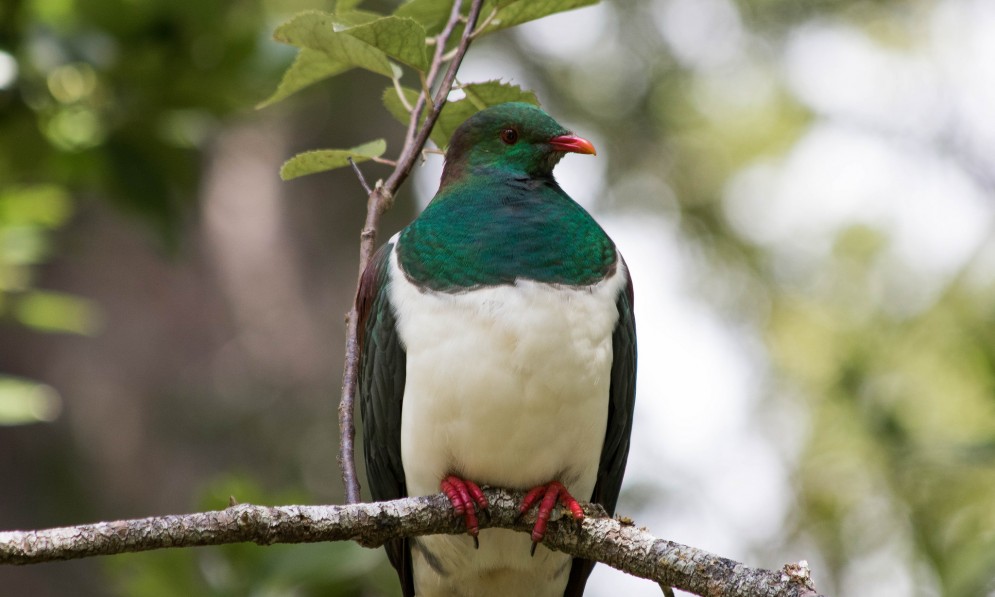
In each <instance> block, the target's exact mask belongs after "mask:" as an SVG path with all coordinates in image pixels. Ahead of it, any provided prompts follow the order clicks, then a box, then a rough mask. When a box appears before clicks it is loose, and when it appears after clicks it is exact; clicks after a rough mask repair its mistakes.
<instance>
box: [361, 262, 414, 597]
mask: <svg viewBox="0 0 995 597" xmlns="http://www.w3.org/2000/svg"><path fill="white" fill-rule="evenodd" d="M392 247H393V245H392V244H390V243H388V244H386V245H384V246H383V247H381V248H380V250H379V251H377V253H376V255H374V256H373V259H372V260H371V261H370V264H369V265H368V266H367V268H366V271H364V272H363V276H362V278H361V279H360V282H359V293H358V294H357V296H356V308H357V310H358V312H359V322H358V323H359V326H358V330H359V351H360V357H359V384H358V390H359V406H360V411H361V413H362V416H363V451H364V454H365V456H366V477H367V480H368V483H369V486H370V494H371V495H372V496H373V499H374V500H375V501H385V500H393V499H397V498H401V497H404V496H406V495H407V494H408V492H407V487H406V485H405V482H404V466H403V464H402V462H401V400H402V398H403V397H404V378H405V366H406V362H407V357H406V354H405V352H404V346H402V344H401V339H400V337H399V336H398V334H397V329H396V317H395V314H394V309H393V307H392V306H391V305H390V300H389V293H388V289H389V287H390V271H389V265H390V255H391V250H392ZM384 548H385V549H386V550H387V557H388V558H390V563H391V564H393V565H394V568H396V569H397V574H398V576H399V577H400V579H401V590H402V592H403V594H404V596H405V597H410V596H413V595H414V592H415V591H414V583H413V579H412V575H411V550H410V546H409V545H408V541H407V540H406V539H392V540H390V541H388V542H387V543H386V544H385V545H384Z"/></svg>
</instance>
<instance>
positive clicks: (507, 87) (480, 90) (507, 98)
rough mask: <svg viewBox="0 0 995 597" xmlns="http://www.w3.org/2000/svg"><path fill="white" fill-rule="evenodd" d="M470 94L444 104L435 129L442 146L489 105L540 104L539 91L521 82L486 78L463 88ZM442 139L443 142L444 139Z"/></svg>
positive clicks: (464, 91)
mask: <svg viewBox="0 0 995 597" xmlns="http://www.w3.org/2000/svg"><path fill="white" fill-rule="evenodd" d="M461 89H462V91H463V93H464V94H466V97H465V98H463V99H460V100H457V101H454V102H448V103H447V104H446V105H445V106H444V107H443V108H442V114H440V115H439V121H438V122H437V123H435V129H434V130H433V131H432V141H434V142H435V143H436V145H438V146H439V147H445V146H446V145H447V144H448V143H449V139H450V138H451V137H452V136H453V133H454V132H455V131H456V129H457V127H459V125H461V124H463V121H465V120H466V119H467V118H469V117H471V116H473V115H474V114H476V113H477V112H479V111H480V110H483V109H484V108H486V107H488V106H495V105H497V104H503V103H505V102H526V103H529V104H534V105H536V106H538V105H539V100H538V99H537V98H536V95H535V93H533V92H531V91H528V90H524V89H522V88H521V87H519V86H518V85H512V84H511V83H502V82H501V81H486V82H483V83H470V84H468V85H464V86H463V87H462V88H461ZM440 141H441V143H440Z"/></svg>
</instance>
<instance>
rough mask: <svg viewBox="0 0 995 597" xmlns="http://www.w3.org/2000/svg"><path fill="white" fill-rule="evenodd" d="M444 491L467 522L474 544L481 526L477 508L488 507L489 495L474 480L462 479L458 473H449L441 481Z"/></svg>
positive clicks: (454, 508) (467, 529) (467, 528)
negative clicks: (478, 520) (478, 522)
mask: <svg viewBox="0 0 995 597" xmlns="http://www.w3.org/2000/svg"><path fill="white" fill-rule="evenodd" d="M439 488H440V489H441V490H442V493H444V494H446V497H448V498H449V503H450V504H452V505H453V510H455V511H456V513H457V514H460V515H462V516H463V521H464V522H465V523H466V532H467V533H469V534H470V536H471V537H473V542H474V545H476V544H477V533H479V532H480V527H479V526H478V524H477V512H476V508H478V507H479V508H480V509H481V510H486V509H487V506H488V504H487V497H486V496H485V495H484V492H483V491H481V490H480V487H479V486H477V484H476V483H474V482H473V481H467V480H465V479H460V478H459V477H457V476H456V475H449V476H448V477H446V478H445V479H443V480H442V482H441V483H439Z"/></svg>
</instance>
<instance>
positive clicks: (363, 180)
mask: <svg viewBox="0 0 995 597" xmlns="http://www.w3.org/2000/svg"><path fill="white" fill-rule="evenodd" d="M346 159H347V160H349V165H350V166H352V171H353V172H355V173H356V178H358V179H359V184H361V185H363V190H364V191H366V194H367V195H370V194H371V193H373V189H371V188H370V183H368V182H366V177H365V176H363V171H362V170H360V169H359V166H357V165H356V162H354V161H352V157H348V158H346Z"/></svg>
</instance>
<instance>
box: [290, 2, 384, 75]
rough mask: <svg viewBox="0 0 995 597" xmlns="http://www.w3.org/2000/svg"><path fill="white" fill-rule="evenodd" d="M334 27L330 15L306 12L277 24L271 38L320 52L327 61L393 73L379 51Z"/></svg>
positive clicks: (332, 18) (334, 23)
mask: <svg viewBox="0 0 995 597" xmlns="http://www.w3.org/2000/svg"><path fill="white" fill-rule="evenodd" d="M335 28H336V20H335V16H334V15H331V14H329V13H325V12H319V11H308V12H303V13H300V14H298V15H296V16H295V17H294V18H292V19H290V20H289V21H287V22H286V23H284V24H283V25H280V26H279V27H277V29H276V32H275V33H274V34H273V37H274V38H275V39H276V40H277V41H281V42H283V43H287V44H290V45H293V46H297V47H300V48H310V49H312V50H319V51H321V52H324V53H325V54H327V55H328V57H329V59H330V60H332V61H334V62H336V63H342V64H347V65H349V67H350V68H351V67H354V66H355V67H359V68H365V69H366V70H369V71H373V72H375V73H378V74H381V75H384V76H385V77H393V76H394V70H393V69H392V68H391V65H390V60H388V59H387V55H386V54H385V53H384V52H383V51H381V50H379V49H377V48H374V47H373V46H371V45H369V44H368V43H366V42H363V41H361V40H359V39H357V38H356V37H354V36H352V35H349V34H347V33H345V32H343V31H336V30H335Z"/></svg>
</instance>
